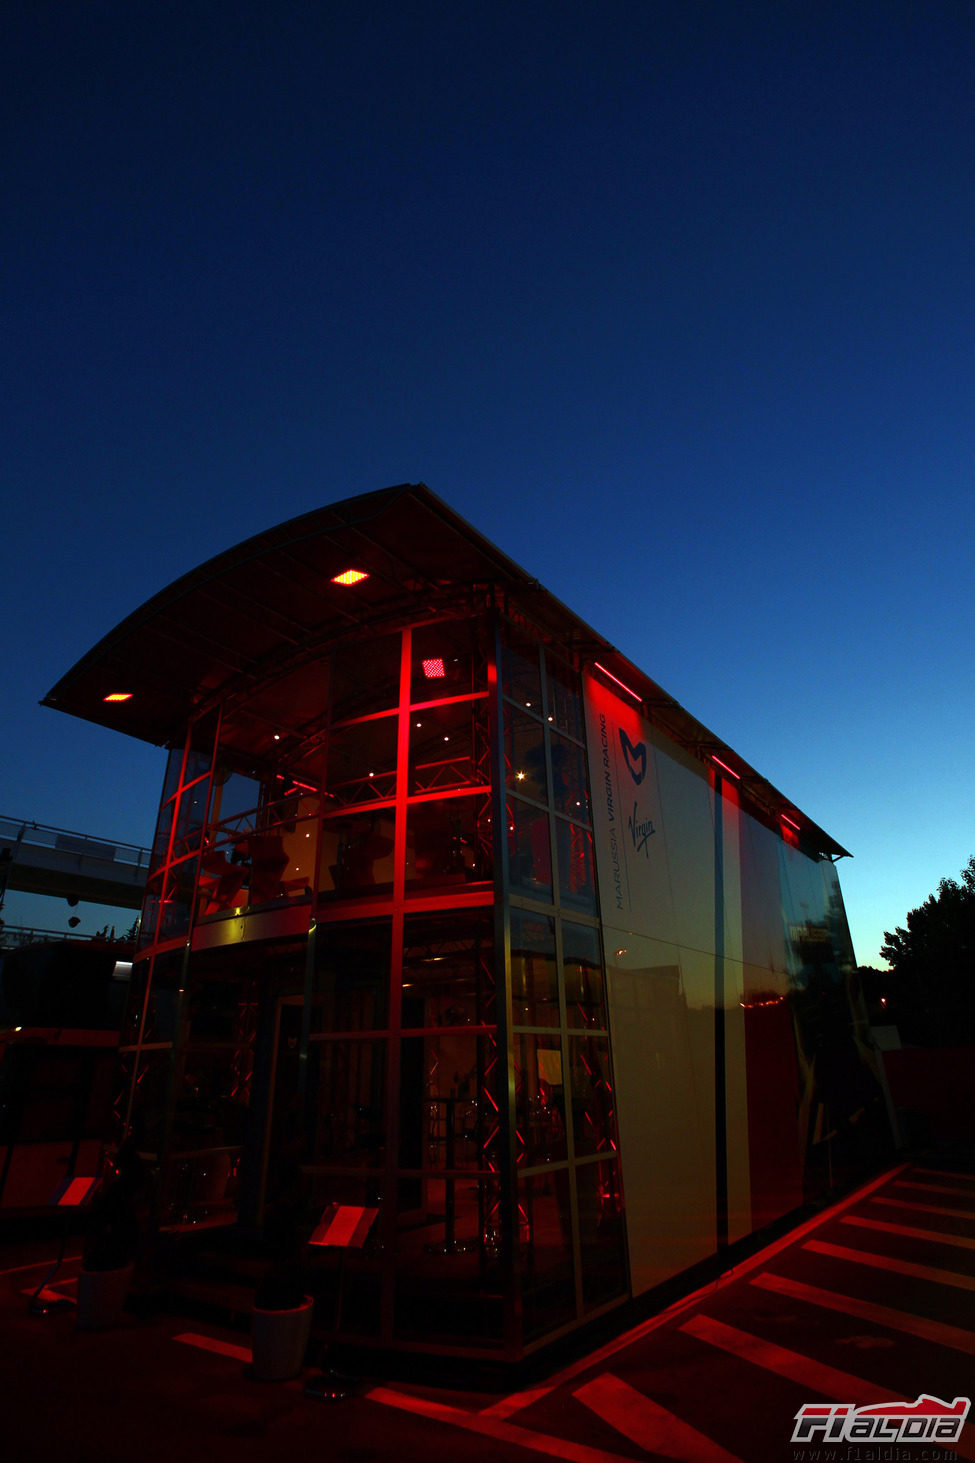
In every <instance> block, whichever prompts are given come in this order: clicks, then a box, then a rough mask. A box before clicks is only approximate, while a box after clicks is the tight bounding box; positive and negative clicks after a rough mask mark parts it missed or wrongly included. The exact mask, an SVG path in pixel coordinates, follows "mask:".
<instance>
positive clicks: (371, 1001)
mask: <svg viewBox="0 0 975 1463" xmlns="http://www.w3.org/2000/svg"><path fill="white" fill-rule="evenodd" d="M391 940H392V926H391V925H390V922H389V921H388V920H381V921H377V922H376V923H374V924H328V925H325V924H322V925H319V926H318V930H317V933H316V936H315V963H316V973H315V993H314V996H313V999H312V1010H311V1029H312V1030H313V1031H379V1030H381V1029H382V1028H384V1027H385V1026H387V1025H388V1024H389V962H390V946H391Z"/></svg>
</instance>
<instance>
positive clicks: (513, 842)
mask: <svg viewBox="0 0 975 1463" xmlns="http://www.w3.org/2000/svg"><path fill="white" fill-rule="evenodd" d="M507 812H508V882H509V884H510V886H511V888H512V890H514V891H516V892H518V893H522V894H532V895H534V897H535V898H536V899H547V900H551V898H552V844H551V839H550V834H549V825H548V813H546V812H544V811H543V810H542V809H540V808H533V807H531V806H530V805H529V804H528V803H523V802H520V801H519V800H518V798H509V799H508V805H507Z"/></svg>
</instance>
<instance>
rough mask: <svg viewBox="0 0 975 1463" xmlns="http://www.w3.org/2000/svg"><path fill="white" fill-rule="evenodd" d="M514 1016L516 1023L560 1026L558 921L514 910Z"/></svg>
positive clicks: (512, 945) (512, 990) (512, 981)
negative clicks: (556, 929) (556, 953)
mask: <svg viewBox="0 0 975 1463" xmlns="http://www.w3.org/2000/svg"><path fill="white" fill-rule="evenodd" d="M511 1013H512V1014H511V1019H512V1021H513V1022H514V1024H515V1026H558V1025H559V1021H560V1018H559V984H558V969H557V966H556V961H555V921H554V920H553V919H551V918H549V917H548V916H547V915H538V914H528V913H526V912H525V911H524V910H520V909H513V910H512V911H511Z"/></svg>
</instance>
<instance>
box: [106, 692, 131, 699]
mask: <svg viewBox="0 0 975 1463" xmlns="http://www.w3.org/2000/svg"><path fill="white" fill-rule="evenodd" d="M102 700H103V701H131V700H132V692H131V691H112V692H110V693H109V695H107V696H103V697H102Z"/></svg>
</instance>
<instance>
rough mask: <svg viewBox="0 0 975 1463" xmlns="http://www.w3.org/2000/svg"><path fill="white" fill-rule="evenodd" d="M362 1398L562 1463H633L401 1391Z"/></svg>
mask: <svg viewBox="0 0 975 1463" xmlns="http://www.w3.org/2000/svg"><path fill="white" fill-rule="evenodd" d="M366 1396H367V1397H369V1398H370V1399H371V1400H372V1401H373V1402H381V1403H382V1404H383V1405H384V1406H385V1407H398V1408H400V1410H401V1411H403V1412H416V1413H418V1414H419V1415H420V1416H421V1417H430V1418H433V1419H434V1420H435V1421H436V1422H446V1423H449V1424H450V1425H451V1426H452V1427H460V1428H464V1430H465V1431H466V1432H471V1433H479V1434H480V1435H481V1437H485V1438H495V1439H496V1440H497V1441H498V1442H499V1443H510V1444H512V1445H515V1446H517V1447H519V1448H530V1449H531V1450H532V1452H535V1453H547V1454H548V1456H549V1457H550V1458H564V1459H566V1463H633V1460H632V1459H626V1458H624V1456H623V1455H622V1454H621V1453H607V1452H606V1451H605V1450H604V1449H603V1448H590V1447H587V1445H586V1444H585V1443H573V1442H571V1441H570V1440H569V1439H568V1438H552V1437H549V1435H548V1434H547V1433H536V1432H532V1431H531V1430H530V1429H529V1428H527V1427H519V1426H518V1425H517V1424H516V1423H511V1422H503V1421H501V1419H500V1418H497V1417H487V1416H485V1414H484V1413H483V1412H464V1411H463V1410H462V1409H461V1408H459V1407H448V1406H447V1405H446V1404H445V1403H443V1402H431V1401H429V1400H428V1399H427V1398H425V1397H410V1396H408V1395H407V1394H406V1393H405V1392H394V1391H393V1389H392V1388H391V1387H373V1389H372V1391H371V1392H367V1393H366Z"/></svg>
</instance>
